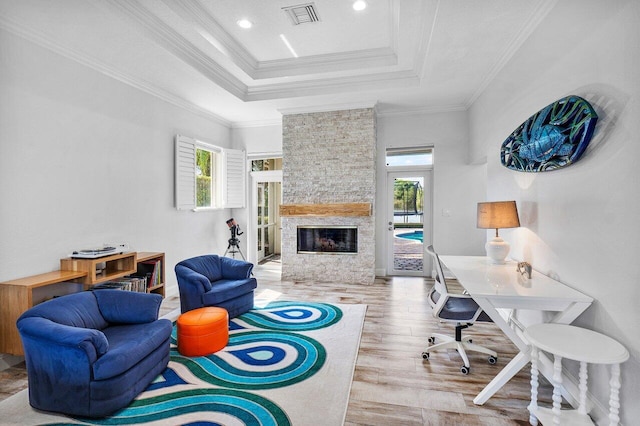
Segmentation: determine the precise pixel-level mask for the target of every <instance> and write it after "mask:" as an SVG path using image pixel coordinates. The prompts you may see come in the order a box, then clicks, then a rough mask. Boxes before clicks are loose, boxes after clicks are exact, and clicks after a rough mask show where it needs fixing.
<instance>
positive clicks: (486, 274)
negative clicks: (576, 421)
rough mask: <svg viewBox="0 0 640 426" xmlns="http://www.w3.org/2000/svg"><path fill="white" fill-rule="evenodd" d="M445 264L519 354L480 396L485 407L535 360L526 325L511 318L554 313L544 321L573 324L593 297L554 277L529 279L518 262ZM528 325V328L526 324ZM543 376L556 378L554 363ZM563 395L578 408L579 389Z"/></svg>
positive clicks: (451, 259)
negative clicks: (524, 311)
mask: <svg viewBox="0 0 640 426" xmlns="http://www.w3.org/2000/svg"><path fill="white" fill-rule="evenodd" d="M440 260H441V261H442V263H444V264H445V265H446V267H447V268H448V269H449V270H450V271H451V272H452V273H453V274H454V275H455V276H456V278H457V279H458V281H459V282H460V284H461V285H462V286H463V287H464V288H465V289H466V290H467V292H468V293H469V295H471V297H473V299H474V300H475V301H476V302H477V303H478V305H480V307H482V309H483V310H484V311H485V312H486V313H487V315H489V316H490V317H491V319H492V320H493V322H494V323H495V324H496V325H497V326H498V327H500V329H501V330H502V331H503V332H504V334H506V335H507V337H509V339H511V341H512V342H513V343H514V344H515V345H516V346H517V347H518V349H519V350H520V352H519V353H518V354H517V355H516V356H515V357H514V358H513V359H512V360H511V362H509V364H507V366H506V367H505V368H503V369H502V370H501V371H500V372H499V373H498V374H497V375H496V377H495V378H494V379H493V380H492V381H491V382H490V383H489V384H488V385H487V386H486V387H485V388H484V389H483V390H482V392H480V393H479V394H478V396H476V397H475V398H474V400H473V402H474V403H476V404H478V405H482V404H484V403H485V402H487V400H488V399H489V398H491V397H492V396H493V394H495V393H496V392H497V391H498V390H499V389H500V388H502V386H504V385H505V384H506V383H507V382H508V381H509V380H510V379H511V378H512V377H513V376H515V375H516V374H517V373H518V372H519V371H520V370H521V369H522V367H524V366H525V365H527V364H528V363H529V360H530V359H531V355H530V348H529V345H528V342H527V341H526V339H525V337H524V334H523V332H524V326H523V325H521V324H520V323H519V322H518V321H517V320H515V317H514V316H513V315H512V314H513V312H514V310H518V309H527V310H534V311H550V312H553V313H554V314H553V315H552V316H549V317H548V318H546V319H545V321H546V322H550V323H558V324H570V323H572V322H573V321H574V320H575V319H576V318H577V317H578V316H579V315H580V314H581V313H582V312H584V311H585V310H586V309H587V308H588V307H589V306H590V305H591V302H592V301H593V299H592V298H591V297H589V296H586V295H584V294H582V293H580V292H579V291H577V290H574V289H572V288H571V287H569V286H567V285H565V284H562V283H561V282H559V281H556V280H554V279H552V278H549V277H547V276H546V275H542V274H540V273H538V272H535V271H534V272H533V274H532V276H531V279H526V278H525V277H523V276H522V275H520V273H518V272H517V271H516V262H507V263H505V264H503V265H495V264H493V263H491V261H490V260H489V259H488V258H487V257H485V256H440ZM527 325H530V324H527ZM540 372H542V374H544V375H545V377H547V378H549V379H550V378H552V377H553V363H552V362H551V361H550V360H549V359H548V358H546V359H541V365H540ZM567 390H568V391H569V394H567V395H565V396H566V397H567V399H568V400H569V402H570V403H572V405H573V404H576V403H577V401H576V398H575V397H574V396H573V395H576V394H577V389H571V387H568V389H567Z"/></svg>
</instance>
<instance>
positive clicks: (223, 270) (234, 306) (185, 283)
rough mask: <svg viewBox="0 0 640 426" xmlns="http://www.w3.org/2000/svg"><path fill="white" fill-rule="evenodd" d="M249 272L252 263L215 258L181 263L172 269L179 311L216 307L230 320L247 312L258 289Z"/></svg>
mask: <svg viewBox="0 0 640 426" xmlns="http://www.w3.org/2000/svg"><path fill="white" fill-rule="evenodd" d="M252 269H253V264H252V263H249V262H245V261H242V260H236V259H231V258H229V257H221V256H218V255H215V254H206V255H203V256H197V257H192V258H190V259H186V260H183V261H182V262H180V263H178V264H177V265H176V267H175V271H176V277H177V279H178V289H179V291H180V310H181V311H182V312H183V313H184V312H187V311H190V310H192V309H196V308H201V307H203V306H217V307H221V308H225V309H226V310H227V311H228V312H229V318H235V317H237V316H238V315H241V314H243V313H245V312H247V311H249V310H250V309H252V308H253V291H254V289H255V288H256V287H257V285H258V283H257V281H256V279H255V278H252V277H251V271H252Z"/></svg>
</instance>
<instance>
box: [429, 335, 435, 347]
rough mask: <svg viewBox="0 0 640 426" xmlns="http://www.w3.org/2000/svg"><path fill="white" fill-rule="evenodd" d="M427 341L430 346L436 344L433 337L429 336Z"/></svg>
mask: <svg viewBox="0 0 640 426" xmlns="http://www.w3.org/2000/svg"><path fill="white" fill-rule="evenodd" d="M427 341H428V342H429V343H430V344H432V345H433V344H434V343H435V342H436V338H435V337H433V336H431V337H429V339H428V340H427Z"/></svg>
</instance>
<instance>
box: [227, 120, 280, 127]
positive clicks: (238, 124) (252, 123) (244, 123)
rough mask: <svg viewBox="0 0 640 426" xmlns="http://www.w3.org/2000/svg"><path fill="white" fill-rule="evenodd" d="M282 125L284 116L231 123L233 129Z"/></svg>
mask: <svg viewBox="0 0 640 426" xmlns="http://www.w3.org/2000/svg"><path fill="white" fill-rule="evenodd" d="M271 126H282V118H279V119H277V120H276V119H272V120H251V121H236V122H234V123H233V124H232V125H231V128H232V129H246V128H250V127H271Z"/></svg>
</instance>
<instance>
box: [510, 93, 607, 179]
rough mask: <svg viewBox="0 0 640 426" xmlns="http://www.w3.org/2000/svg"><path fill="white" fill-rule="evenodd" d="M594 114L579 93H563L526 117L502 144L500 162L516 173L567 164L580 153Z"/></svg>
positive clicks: (589, 134)
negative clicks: (552, 101) (557, 98)
mask: <svg viewBox="0 0 640 426" xmlns="http://www.w3.org/2000/svg"><path fill="white" fill-rule="evenodd" d="M597 121H598V115H597V114H596V112H595V110H594V109H593V107H592V106H591V104H590V103H589V102H587V101H586V100H584V99H583V98H581V97H580V96H573V95H572V96H567V97H565V98H562V99H560V100H557V101H556V102H554V103H552V104H550V105H548V106H546V107H545V108H543V109H541V110H540V111H538V112H536V113H535V114H533V115H532V116H531V117H529V118H528V119H527V120H526V121H525V122H524V123H522V124H521V125H520V126H519V127H518V128H517V129H516V130H514V131H513V132H512V133H511V134H510V135H509V137H508V138H507V139H506V140H505V141H504V142H503V143H502V147H501V148H500V161H501V162H502V165H503V166H505V167H507V168H509V169H511V170H516V171H520V172H534V173H535V172H545V171H549V170H555V169H559V168H561V167H566V166H569V165H571V164H573V163H575V162H576V161H578V159H580V156H581V155H582V154H583V153H584V151H585V149H586V148H587V146H588V145H589V141H590V140H591V137H592V136H593V131H594V129H595V127H596V122H597Z"/></svg>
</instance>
